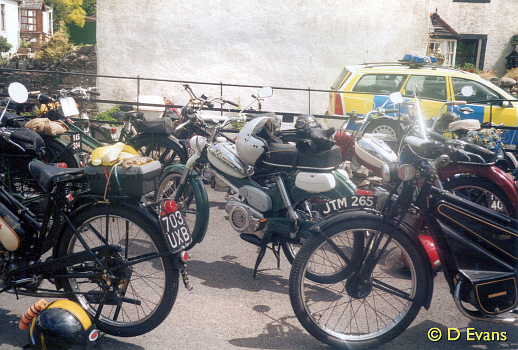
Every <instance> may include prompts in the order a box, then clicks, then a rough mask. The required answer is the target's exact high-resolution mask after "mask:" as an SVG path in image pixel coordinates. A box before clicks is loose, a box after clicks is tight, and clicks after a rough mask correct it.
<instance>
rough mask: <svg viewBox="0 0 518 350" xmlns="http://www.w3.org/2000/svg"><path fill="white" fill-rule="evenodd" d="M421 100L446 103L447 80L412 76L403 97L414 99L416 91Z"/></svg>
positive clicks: (428, 76)
mask: <svg viewBox="0 0 518 350" xmlns="http://www.w3.org/2000/svg"><path fill="white" fill-rule="evenodd" d="M416 87H417V91H418V93H419V96H420V97H421V98H424V99H427V100H438V101H446V78H445V77H443V76H437V75H412V76H410V78H408V82H407V83H406V85H405V89H404V90H403V95H404V96H408V97H412V96H414V90H415V88H416Z"/></svg>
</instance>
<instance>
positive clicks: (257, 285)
mask: <svg viewBox="0 0 518 350" xmlns="http://www.w3.org/2000/svg"><path fill="white" fill-rule="evenodd" d="M236 259H238V258H237V257H236V256H231V255H226V256H223V257H221V260H218V261H214V262H211V263H207V262H204V261H199V260H192V261H189V275H191V276H193V277H196V278H199V279H201V280H202V282H201V284H203V285H204V286H207V287H211V288H218V289H230V288H239V289H242V290H246V291H250V292H259V291H270V292H275V293H281V294H288V279H286V278H282V277H280V276H276V275H270V274H267V273H265V272H267V271H268V270H269V269H259V272H258V274H257V278H255V279H254V278H253V269H252V268H248V267H245V266H243V265H241V264H239V263H238V262H236V261H235V260H236Z"/></svg>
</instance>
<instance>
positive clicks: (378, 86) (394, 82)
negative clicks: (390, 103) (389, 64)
mask: <svg viewBox="0 0 518 350" xmlns="http://www.w3.org/2000/svg"><path fill="white" fill-rule="evenodd" d="M406 77H407V75H405V74H365V75H364V76H362V77H361V78H360V80H359V81H358V82H357V83H356V85H355V86H354V87H353V89H352V91H353V92H368V93H371V94H380V95H389V94H391V93H393V92H396V91H399V90H401V84H402V83H403V82H404V81H405V79H406Z"/></svg>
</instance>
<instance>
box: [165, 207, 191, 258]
mask: <svg viewBox="0 0 518 350" xmlns="http://www.w3.org/2000/svg"><path fill="white" fill-rule="evenodd" d="M159 219H160V226H161V227H162V232H164V235H165V238H166V241H167V245H168V247H169V250H170V251H171V253H173V254H174V253H178V252H180V251H182V250H184V249H185V247H187V246H188V245H189V244H191V242H192V236H191V233H190V232H189V228H188V227H187V223H186V221H185V216H184V215H183V213H182V212H181V211H179V210H178V206H177V205H176V203H175V202H174V201H172V200H169V199H164V200H163V201H162V202H160V215H159Z"/></svg>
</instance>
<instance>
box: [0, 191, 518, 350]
mask: <svg viewBox="0 0 518 350" xmlns="http://www.w3.org/2000/svg"><path fill="white" fill-rule="evenodd" d="M209 199H210V200H211V203H210V204H211V212H210V214H211V218H210V220H211V221H210V229H209V231H208V232H207V236H206V238H205V240H204V241H203V243H202V244H200V245H198V246H196V247H195V248H193V249H192V250H191V256H192V257H191V259H192V260H191V261H190V262H189V264H188V272H189V274H190V279H191V285H192V286H193V287H194V289H193V290H192V291H187V290H186V289H185V288H183V285H181V286H180V292H179V293H178V298H177V301H176V303H175V305H174V308H173V310H172V312H171V314H170V315H169V317H168V318H167V319H166V320H165V322H164V323H162V325H160V326H159V327H158V328H157V329H155V330H154V331H152V332H150V333H147V334H145V335H143V336H139V337H135V338H116V337H111V336H104V337H103V339H102V348H103V349H110V350H122V349H124V350H140V349H168V350H171V349H182V350H187V349H300V350H304V349H307V350H309V349H312V350H315V349H330V348H329V347H328V346H326V345H324V344H323V343H321V342H319V341H318V340H316V339H314V338H313V337H312V336H311V335H309V334H308V333H307V332H306V331H305V330H304V329H303V327H302V326H301V325H300V324H299V322H298V320H297V318H296V317H295V314H294V313H293V311H292V309H291V304H290V301H289V296H288V277H289V269H290V265H289V263H288V262H287V260H286V259H285V258H282V260H281V268H280V269H277V266H276V261H275V258H274V257H273V254H272V253H271V252H267V254H266V256H265V259H264V260H263V263H262V264H261V266H260V272H259V274H258V276H257V278H256V279H253V278H252V271H253V267H254V263H255V257H256V256H257V248H256V247H255V246H252V245H251V244H249V243H246V242H245V241H242V240H241V239H240V238H239V236H238V234H237V233H236V232H234V231H233V230H232V229H231V228H230V225H229V224H228V222H227V221H226V219H225V217H226V212H225V211H224V209H223V207H224V194H223V193H218V192H213V191H211V190H210V191H209ZM38 299H39V298H32V297H20V299H19V300H16V297H15V296H14V295H13V294H7V293H3V294H0V349H2V350H3V349H20V348H21V347H22V346H23V345H25V344H27V342H28V340H27V339H28V338H27V337H28V331H21V330H19V329H18V322H19V320H20V318H21V316H22V315H23V313H24V312H25V310H26V309H27V308H28V307H29V306H30V305H32V304H33V303H34V302H35V301H37V300H38ZM433 327H437V328H439V330H441V331H442V333H443V338H442V340H440V341H438V342H432V341H430V340H429V339H428V336H427V334H428V331H429V330H430V329H431V328H433ZM467 327H472V328H474V331H476V332H479V333H480V332H506V336H507V340H506V341H484V340H479V341H468V340H467V339H466V338H467V336H468V334H467V330H466V328H467ZM448 328H457V329H459V331H460V337H459V339H458V340H456V341H453V340H450V341H448V340H447V335H448ZM471 333H472V336H473V337H475V336H474V335H473V331H471ZM450 335H451V337H455V336H457V332H456V331H455V330H451V331H450ZM484 335H485V334H484ZM489 335H491V334H489ZM416 348H419V349H420V350H424V349H495V348H496V349H516V348H518V332H516V328H515V327H514V326H506V325H496V324H491V323H485V322H477V321H471V320H469V319H466V318H465V317H464V316H462V315H461V313H460V312H459V311H458V310H457V308H456V307H455V304H454V303H453V300H452V298H451V296H450V294H449V293H448V289H447V286H446V283H445V281H444V279H443V278H442V274H439V275H438V276H437V277H436V278H435V290H434V297H433V300H432V305H431V307H430V310H428V311H427V310H425V309H422V310H421V312H420V313H419V315H418V317H417V318H416V320H415V321H414V322H413V323H412V324H411V325H410V327H409V328H408V329H407V330H406V331H405V332H403V333H402V334H401V335H400V336H399V337H397V338H396V339H395V340H393V341H391V342H390V343H387V344H385V345H384V346H382V347H380V348H379V349H416Z"/></svg>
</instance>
